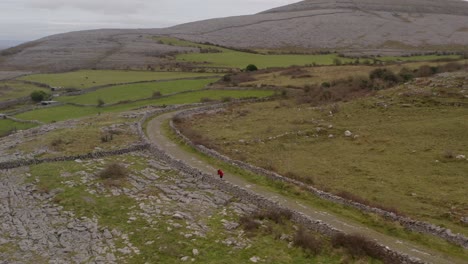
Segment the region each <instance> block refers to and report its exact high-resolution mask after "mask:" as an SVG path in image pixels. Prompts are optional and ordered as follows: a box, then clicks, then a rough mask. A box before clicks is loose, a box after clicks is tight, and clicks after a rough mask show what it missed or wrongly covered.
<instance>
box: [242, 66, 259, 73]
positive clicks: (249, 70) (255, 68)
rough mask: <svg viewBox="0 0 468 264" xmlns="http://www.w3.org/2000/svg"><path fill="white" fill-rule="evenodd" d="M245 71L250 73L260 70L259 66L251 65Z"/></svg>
mask: <svg viewBox="0 0 468 264" xmlns="http://www.w3.org/2000/svg"><path fill="white" fill-rule="evenodd" d="M245 70H246V71H248V72H253V71H257V70H258V68H257V66H255V65H253V64H249V65H247V67H245Z"/></svg>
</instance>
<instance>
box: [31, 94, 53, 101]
mask: <svg viewBox="0 0 468 264" xmlns="http://www.w3.org/2000/svg"><path fill="white" fill-rule="evenodd" d="M48 97H49V95H48V94H47V93H46V92H44V91H34V92H32V93H31V100H33V101H34V102H40V101H44V100H46V99H47V98H48Z"/></svg>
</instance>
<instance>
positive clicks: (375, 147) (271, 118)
mask: <svg viewBox="0 0 468 264" xmlns="http://www.w3.org/2000/svg"><path fill="white" fill-rule="evenodd" d="M404 91H405V89H403V88H402V89H401V90H395V95H396V96H397V94H400V93H402V92H404ZM391 98H392V99H390V98H386V99H385V98H383V99H379V98H371V99H362V100H358V101H354V102H350V103H343V104H340V106H339V109H340V110H339V113H338V114H335V115H333V116H330V115H329V114H328V113H329V109H328V108H327V107H321V108H312V107H309V106H307V105H299V106H296V105H295V104H294V103H293V102H292V103H291V102H290V103H289V104H290V105H292V106H291V107H284V106H282V105H281V104H280V103H279V102H266V103H260V104H250V105H245V106H243V107H240V108H239V109H235V110H233V111H232V112H231V113H229V114H223V115H215V116H211V117H208V118H203V119H197V120H195V121H194V122H193V123H191V127H192V128H193V129H195V130H196V131H198V133H199V134H201V135H204V136H205V137H206V138H207V139H209V142H210V143H212V144H214V145H215V147H216V148H217V149H218V150H220V151H221V152H222V153H225V154H227V155H228V156H231V157H233V158H235V159H240V160H244V161H246V162H248V163H251V164H255V165H257V166H261V167H264V168H268V169H272V170H275V171H278V172H279V173H281V174H283V175H290V176H291V177H301V178H303V179H307V180H308V181H311V182H313V184H314V185H315V186H317V187H319V188H322V189H326V190H330V191H333V192H339V191H347V192H351V193H353V194H355V195H357V196H359V197H363V198H365V199H367V200H369V201H371V202H374V203H377V204H381V205H383V206H387V207H396V208H397V209H398V210H400V211H402V212H403V213H405V214H407V215H409V216H411V217H414V218H416V219H420V220H424V221H429V222H433V223H436V224H439V225H442V226H446V227H448V228H451V229H452V230H454V231H456V232H462V233H464V234H468V229H467V228H466V227H463V226H462V224H461V223H460V219H461V217H463V216H466V214H467V212H468V211H467V208H468V204H467V200H466V188H465V186H466V184H467V179H466V171H468V162H467V161H466V160H461V161H456V160H454V159H452V160H448V159H446V158H444V157H443V156H444V152H446V151H452V152H453V153H455V155H457V154H465V155H466V154H467V153H466V150H467V149H468V137H467V136H468V134H467V133H466V131H467V130H468V123H467V122H466V116H468V108H466V107H451V106H444V105H438V103H433V102H431V100H426V99H424V98H423V99H415V98H408V102H406V99H405V97H403V98H399V97H398V96H397V97H393V96H392V97H391ZM382 100H383V101H386V102H392V104H393V106H391V107H390V108H389V109H387V110H385V109H383V108H380V107H376V106H375V105H376V103H378V102H380V101H382ZM414 100H416V101H414ZM418 100H419V101H418ZM434 100H436V102H437V101H438V100H440V101H441V102H444V101H445V100H444V99H443V98H438V99H437V98H436V99H434ZM455 101H456V100H455ZM403 103H409V104H413V105H414V106H413V107H411V108H407V107H401V106H399V104H403ZM240 113H244V114H243V115H240ZM245 113H247V114H245ZM278 120H282V122H278ZM329 125H333V127H332V128H328V127H329ZM317 127H320V128H321V132H320V133H318V132H317ZM345 130H350V131H352V132H353V133H354V134H358V135H359V138H357V139H355V140H352V139H350V138H346V137H344V135H343V134H344V131H345ZM286 132H289V133H290V134H288V135H284V133H286ZM330 134H333V135H334V136H335V137H334V138H329V137H328V136H329V135H330ZM278 135H284V136H281V137H278V138H276V139H272V140H270V139H269V138H270V137H273V138H274V137H276V136H278ZM240 140H244V141H247V142H248V144H245V143H241V142H240ZM260 142H263V143H260ZM436 160H438V162H436ZM363 186H365V188H363Z"/></svg>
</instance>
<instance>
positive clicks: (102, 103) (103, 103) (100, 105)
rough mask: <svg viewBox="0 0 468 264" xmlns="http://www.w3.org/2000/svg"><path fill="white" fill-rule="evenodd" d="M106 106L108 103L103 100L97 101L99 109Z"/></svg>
mask: <svg viewBox="0 0 468 264" xmlns="http://www.w3.org/2000/svg"><path fill="white" fill-rule="evenodd" d="M105 104H106V103H105V102H104V100H102V99H101V98H99V99H98V100H97V106H98V107H102V106H103V105H105Z"/></svg>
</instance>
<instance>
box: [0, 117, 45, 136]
mask: <svg viewBox="0 0 468 264" xmlns="http://www.w3.org/2000/svg"><path fill="white" fill-rule="evenodd" d="M35 126H37V125H35V124H24V123H19V122H15V121H12V120H8V119H0V137H3V136H6V135H8V134H9V133H10V132H12V131H14V130H25V129H29V128H32V127H35Z"/></svg>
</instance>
